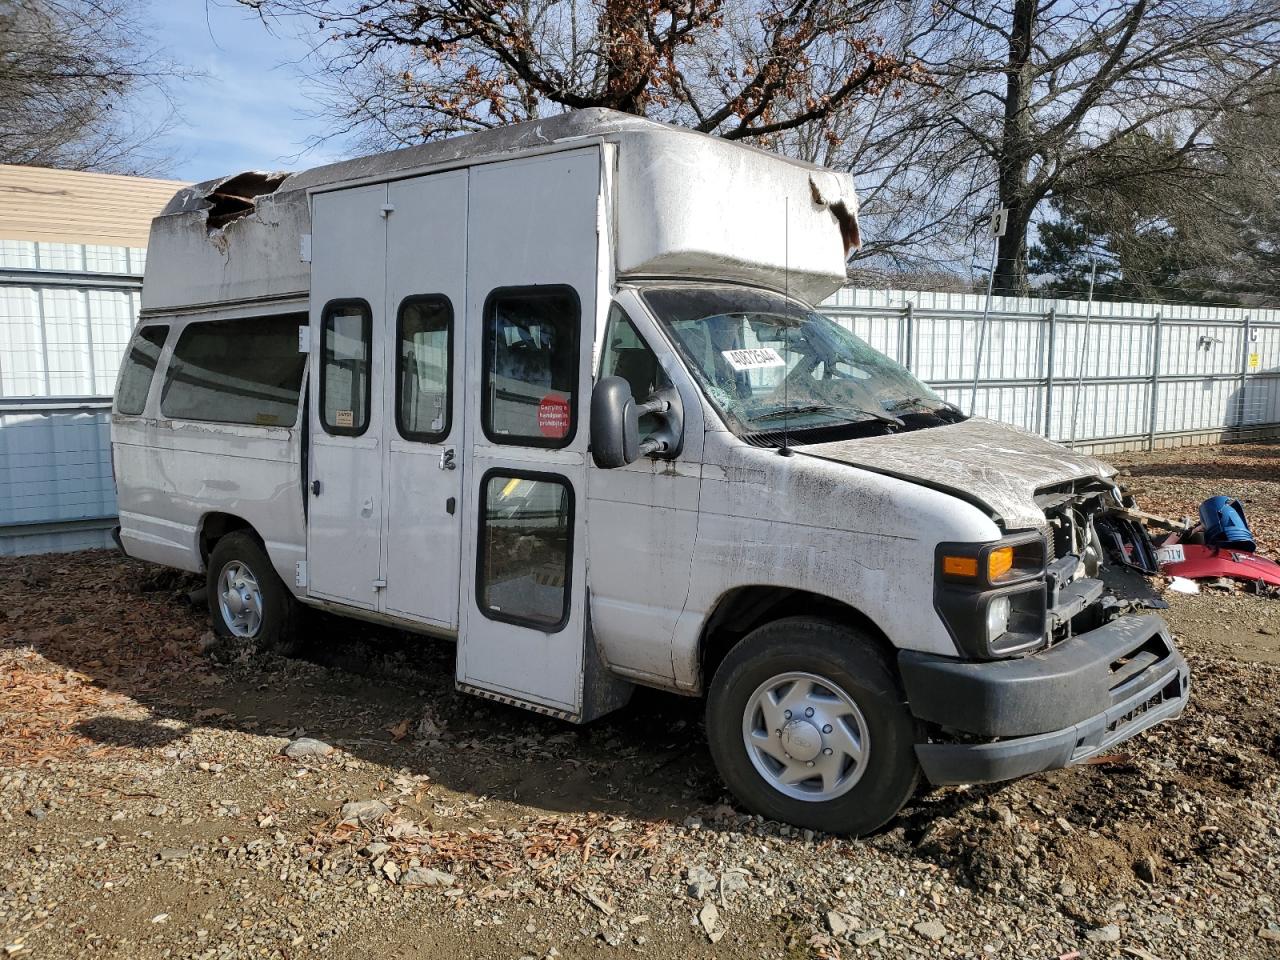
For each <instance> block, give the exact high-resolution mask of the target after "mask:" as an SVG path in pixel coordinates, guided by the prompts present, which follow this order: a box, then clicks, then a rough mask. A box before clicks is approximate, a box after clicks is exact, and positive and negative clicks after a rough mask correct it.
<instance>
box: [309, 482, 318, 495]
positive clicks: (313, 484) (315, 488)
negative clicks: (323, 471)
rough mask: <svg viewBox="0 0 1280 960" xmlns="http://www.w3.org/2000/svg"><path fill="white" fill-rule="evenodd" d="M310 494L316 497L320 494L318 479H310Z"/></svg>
mask: <svg viewBox="0 0 1280 960" xmlns="http://www.w3.org/2000/svg"><path fill="white" fill-rule="evenodd" d="M311 495H312V496H313V497H318V496H320V481H319V480H312V481H311Z"/></svg>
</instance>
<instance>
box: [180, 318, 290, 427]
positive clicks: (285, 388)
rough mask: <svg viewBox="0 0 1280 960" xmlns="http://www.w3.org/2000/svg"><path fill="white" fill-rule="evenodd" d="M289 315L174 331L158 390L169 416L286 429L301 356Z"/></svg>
mask: <svg viewBox="0 0 1280 960" xmlns="http://www.w3.org/2000/svg"><path fill="white" fill-rule="evenodd" d="M305 322H306V318H305V317H303V316H299V315H297V314H290V315H287V316H281V317H253V318H245V319H242V320H201V321H198V322H196V323H189V324H187V326H186V327H185V328H184V329H183V331H182V332H181V333H180V334H178V340H177V342H176V343H175V344H174V345H173V358H172V359H171V360H170V361H169V369H168V370H167V371H166V373H165V381H164V389H163V390H162V391H161V393H160V412H161V413H162V414H164V415H165V416H166V417H172V418H173V419H175V420H202V421H206V422H212V423H243V424H253V425H255V426H262V427H273V426H276V427H278V426H286V427H291V426H293V424H294V423H295V422H296V421H297V419H298V394H299V392H300V391H301V389H302V371H303V368H304V367H305V365H306V360H307V358H306V357H305V356H304V355H303V354H301V353H299V352H298V327H299V325H300V324H302V323H305Z"/></svg>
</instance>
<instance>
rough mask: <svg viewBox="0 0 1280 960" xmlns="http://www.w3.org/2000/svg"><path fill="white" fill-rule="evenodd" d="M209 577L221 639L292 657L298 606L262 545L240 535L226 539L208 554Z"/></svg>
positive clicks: (212, 612) (211, 613) (212, 611)
mask: <svg viewBox="0 0 1280 960" xmlns="http://www.w3.org/2000/svg"><path fill="white" fill-rule="evenodd" d="M206 576H207V579H206V593H207V595H208V598H209V616H210V617H211V618H212V620H213V629H214V632H215V633H217V634H218V636H220V637H225V638H227V639H229V640H240V641H247V642H249V643H252V644H254V645H255V646H257V647H258V648H260V649H262V650H273V651H276V652H277V653H283V654H289V653H292V652H293V649H294V647H295V645H296V635H297V632H296V630H295V624H296V621H297V601H296V600H295V599H294V598H293V596H292V595H291V594H290V593H289V590H288V588H287V587H285V585H284V583H283V582H282V581H281V580H280V577H279V576H277V575H276V571H275V568H274V567H272V566H271V560H270V559H269V558H268V557H267V554H266V551H265V550H263V549H262V546H261V545H260V544H259V543H258V541H257V540H255V539H254V538H253V537H251V536H250V535H249V534H247V533H243V532H241V531H235V532H233V533H229V534H227V535H226V536H225V537H223V538H222V539H221V540H219V541H218V542H217V544H215V545H214V548H213V552H212V553H210V554H209V563H208V571H207V575H206Z"/></svg>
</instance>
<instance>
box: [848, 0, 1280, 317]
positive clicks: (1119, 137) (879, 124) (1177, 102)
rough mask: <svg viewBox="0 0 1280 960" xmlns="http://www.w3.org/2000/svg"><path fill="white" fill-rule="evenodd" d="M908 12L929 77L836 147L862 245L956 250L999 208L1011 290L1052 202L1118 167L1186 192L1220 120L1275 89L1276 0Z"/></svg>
mask: <svg viewBox="0 0 1280 960" xmlns="http://www.w3.org/2000/svg"><path fill="white" fill-rule="evenodd" d="M903 19H904V23H906V24H909V25H910V27H909V29H910V30H911V31H912V32H913V34H914V36H915V37H916V40H915V42H914V43H913V45H912V50H913V52H914V53H915V54H916V55H917V56H918V57H919V61H920V63H921V64H922V65H923V67H924V69H926V70H927V71H928V73H929V74H930V76H931V77H932V78H933V80H934V83H933V84H932V86H930V87H929V88H928V89H927V90H924V89H920V90H916V91H908V94H909V95H908V97H906V98H905V100H904V102H903V103H900V104H894V105H889V106H888V108H887V109H886V108H883V107H882V108H881V110H880V115H879V116H877V117H876V118H875V120H876V122H875V123H874V124H870V125H868V124H866V123H865V122H864V121H865V118H854V119H853V122H855V123H858V122H862V124H863V129H868V130H870V131H871V132H872V134H873V135H871V136H869V137H864V138H857V137H847V138H845V139H846V143H847V145H846V148H845V149H844V150H843V152H842V153H841V154H840V156H839V159H840V161H841V162H843V163H845V164H848V165H849V166H850V167H851V169H853V170H854V172H855V173H858V174H859V175H860V177H861V180H862V185H863V186H864V188H866V189H867V193H868V202H867V203H866V205H865V210H866V220H867V231H866V232H867V233H868V235H871V236H877V235H878V236H879V237H880V238H881V243H880V244H878V245H877V244H874V243H873V244H871V245H870V246H869V249H868V255H873V256H874V255H876V254H881V255H885V254H887V255H889V256H890V257H891V258H893V259H894V260H895V261H896V262H898V263H902V262H904V261H910V260H913V259H914V260H915V261H916V262H919V261H920V260H921V259H923V258H924V257H922V256H921V255H922V254H924V255H925V256H926V257H927V255H928V254H930V253H933V254H936V253H937V251H938V248H939V247H940V246H941V247H942V248H943V249H944V250H946V251H948V252H949V253H950V254H953V255H954V254H957V253H958V252H959V251H960V250H962V249H963V247H962V244H963V241H964V239H965V238H966V236H967V237H968V239H969V240H970V242H972V239H973V238H974V236H975V233H976V230H977V227H978V225H979V224H980V223H981V222H983V221H985V219H986V216H985V215H986V214H987V213H989V212H990V210H991V209H992V208H993V207H995V206H996V205H999V206H1003V207H1007V208H1008V210H1009V228H1008V232H1007V234H1006V235H1005V236H1004V237H1003V238H1002V239H1001V240H1000V242H999V250H998V256H999V260H998V267H997V274H996V288H997V289H998V290H1001V291H1004V292H1017V291H1020V290H1022V289H1024V288H1025V285H1026V279H1027V273H1026V270H1027V266H1026V265H1027V243H1028V234H1029V233H1030V231H1031V229H1032V226H1033V224H1034V223H1035V222H1036V218H1037V217H1038V216H1042V215H1043V214H1044V204H1045V203H1046V201H1048V200H1050V199H1053V198H1055V197H1057V198H1062V197H1072V196H1078V197H1082V196H1085V195H1088V194H1090V193H1092V194H1093V195H1095V196H1096V195H1097V192H1098V191H1103V192H1105V191H1106V190H1107V188H1108V187H1109V186H1117V184H1116V183H1115V181H1114V178H1115V177H1116V176H1118V175H1121V174H1120V173H1119V172H1120V171H1125V173H1124V174H1123V175H1124V176H1129V177H1138V176H1141V177H1144V178H1147V179H1148V180H1150V179H1151V178H1164V179H1165V181H1166V182H1167V183H1168V184H1170V185H1173V186H1174V188H1175V189H1178V190H1182V191H1190V192H1191V193H1190V195H1192V196H1194V195H1195V192H1196V190H1197V189H1198V187H1197V185H1198V184H1203V183H1204V180H1205V178H1206V177H1208V176H1210V175H1211V173H1210V172H1211V171H1212V170H1213V168H1214V164H1212V163H1208V162H1206V158H1208V157H1211V156H1213V155H1215V154H1218V153H1221V151H1222V149H1223V144H1222V143H1221V142H1219V140H1218V138H1216V137H1215V135H1214V129H1215V125H1216V124H1218V121H1220V120H1221V118H1223V117H1224V116H1226V115H1228V114H1230V113H1233V112H1239V111H1241V110H1244V109H1246V108H1248V107H1249V106H1250V105H1251V104H1261V103H1267V102H1269V103H1274V102H1275V97H1274V93H1275V91H1276V90H1277V89H1278V87H1277V81H1276V73H1275V69H1274V68H1275V66H1276V64H1277V63H1278V62H1280V4H1277V2H1276V0H1101V2H1095V0H997V2H995V3H990V2H986V0H935V2H930V3H927V4H926V3H924V2H921V3H919V4H918V5H917V6H913V7H908V8H904V11H903ZM878 106H879V105H878ZM1135 134H1144V135H1145V136H1142V137H1137V136H1135ZM1138 143H1140V144H1142V147H1143V150H1144V152H1143V154H1142V155H1141V156H1136V155H1134V154H1133V152H1132V151H1133V149H1134V145H1135V144H1138Z"/></svg>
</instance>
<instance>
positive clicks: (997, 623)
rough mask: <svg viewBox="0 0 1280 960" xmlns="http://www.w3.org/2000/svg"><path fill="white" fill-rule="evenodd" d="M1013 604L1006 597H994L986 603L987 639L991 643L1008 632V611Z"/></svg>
mask: <svg viewBox="0 0 1280 960" xmlns="http://www.w3.org/2000/svg"><path fill="white" fill-rule="evenodd" d="M1012 608H1013V605H1012V603H1011V601H1010V600H1009V598H1008V597H994V598H993V599H992V600H991V602H990V603H988V604H987V641H988V642H989V643H992V642H994V641H996V640H999V639H1000V638H1001V637H1002V636H1004V635H1005V634H1006V633H1008V632H1009V611H1010V610H1011V609H1012Z"/></svg>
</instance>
